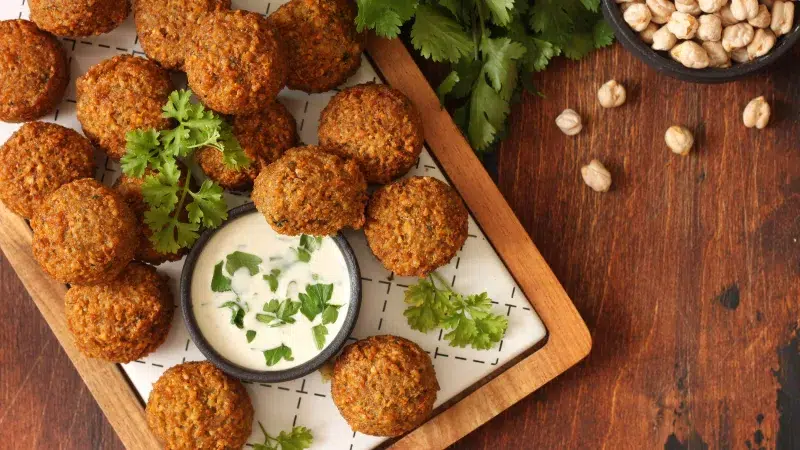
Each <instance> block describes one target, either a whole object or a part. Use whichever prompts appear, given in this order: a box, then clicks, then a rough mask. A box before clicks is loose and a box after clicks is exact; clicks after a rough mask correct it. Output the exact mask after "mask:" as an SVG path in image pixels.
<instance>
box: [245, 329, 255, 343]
mask: <svg viewBox="0 0 800 450" xmlns="http://www.w3.org/2000/svg"><path fill="white" fill-rule="evenodd" d="M246 336H247V343H248V344H249V343H251V342H253V339H255V338H256V332H255V331H253V330H247V333H246Z"/></svg>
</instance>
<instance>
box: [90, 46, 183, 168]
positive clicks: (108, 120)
mask: <svg viewBox="0 0 800 450" xmlns="http://www.w3.org/2000/svg"><path fill="white" fill-rule="evenodd" d="M76 87H77V90H78V120H79V121H80V122H81V126H82V127H83V132H84V134H86V136H87V137H88V138H89V140H91V141H92V142H93V143H94V144H95V145H96V146H97V147H98V148H100V149H101V150H103V151H104V152H105V153H106V154H107V155H108V156H109V157H111V158H113V159H120V158H121V157H122V156H123V155H125V152H126V150H125V134H126V133H127V132H129V131H134V130H139V129H145V130H149V129H156V130H164V129H167V128H170V127H171V126H172V122H171V121H170V120H169V119H165V118H163V117H161V108H162V107H163V106H164V105H165V104H166V103H167V101H168V100H169V94H170V92H172V91H173V90H174V86H173V85H172V80H170V78H169V73H168V72H167V71H166V70H164V69H162V68H161V67H159V66H158V64H156V63H155V62H153V61H150V60H147V59H144V58H137V57H135V56H131V55H119V56H115V57H113V58H111V59H107V60H105V61H103V62H101V63H100V64H97V65H95V66H92V67H91V68H90V69H89V71H88V72H86V73H85V74H84V75H83V76H81V77H80V78H78V81H77V83H76Z"/></svg>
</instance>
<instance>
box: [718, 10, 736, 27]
mask: <svg viewBox="0 0 800 450" xmlns="http://www.w3.org/2000/svg"><path fill="white" fill-rule="evenodd" d="M717 14H719V17H720V19H722V26H723V27H729V26H731V25H736V24H737V23H739V21H738V20H737V19H736V17H733V13H732V12H731V7H730V5H725V6H723V7H722V9H720V10H719V12H718V13H717Z"/></svg>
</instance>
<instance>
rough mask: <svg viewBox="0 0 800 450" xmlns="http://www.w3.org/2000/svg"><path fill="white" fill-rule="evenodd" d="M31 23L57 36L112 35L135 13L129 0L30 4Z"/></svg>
mask: <svg viewBox="0 0 800 450" xmlns="http://www.w3.org/2000/svg"><path fill="white" fill-rule="evenodd" d="M28 4H29V6H30V8H31V20H32V21H34V22H36V25H38V26H39V28H41V29H43V30H47V31H49V32H51V33H53V34H55V35H56V36H64V37H85V36H93V35H97V34H103V33H108V32H109V31H111V30H113V29H114V28H116V27H118V26H119V24H121V23H122V22H124V21H125V18H126V17H128V13H129V12H131V2H130V1H129V0H29V1H28Z"/></svg>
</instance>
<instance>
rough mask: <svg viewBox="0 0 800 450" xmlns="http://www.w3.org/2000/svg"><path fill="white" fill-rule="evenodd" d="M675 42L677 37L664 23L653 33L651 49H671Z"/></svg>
mask: <svg viewBox="0 0 800 450" xmlns="http://www.w3.org/2000/svg"><path fill="white" fill-rule="evenodd" d="M677 43H678V38H677V37H675V35H674V34H672V33H671V32H670V31H669V29H668V28H667V26H666V25H664V26H663V27H661V28H659V29H658V31H656V32H655V33H653V45H652V46H651V47H653V50H662V51H667V50H672V48H673V47H675V44H677Z"/></svg>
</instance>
